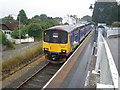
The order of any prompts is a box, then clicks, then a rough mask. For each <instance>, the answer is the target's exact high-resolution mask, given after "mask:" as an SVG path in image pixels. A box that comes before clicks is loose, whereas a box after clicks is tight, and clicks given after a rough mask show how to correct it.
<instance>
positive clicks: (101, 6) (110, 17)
mask: <svg viewBox="0 0 120 90" xmlns="http://www.w3.org/2000/svg"><path fill="white" fill-rule="evenodd" d="M92 19H93V21H94V22H96V23H106V24H108V25H111V24H112V22H114V21H117V20H118V6H117V2H96V3H95V7H94V11H93V16H92Z"/></svg>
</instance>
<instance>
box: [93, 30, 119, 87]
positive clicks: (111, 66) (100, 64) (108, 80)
mask: <svg viewBox="0 0 120 90" xmlns="http://www.w3.org/2000/svg"><path fill="white" fill-rule="evenodd" d="M99 71H100V82H99V83H97V88H113V89H118V78H119V75H118V71H117V68H116V65H115V62H114V60H113V57H112V54H111V52H110V49H109V47H108V44H107V42H106V40H105V39H104V37H103V36H102V32H101V30H99V31H98V42H97V59H96V66H95V72H96V73H98V72H99Z"/></svg>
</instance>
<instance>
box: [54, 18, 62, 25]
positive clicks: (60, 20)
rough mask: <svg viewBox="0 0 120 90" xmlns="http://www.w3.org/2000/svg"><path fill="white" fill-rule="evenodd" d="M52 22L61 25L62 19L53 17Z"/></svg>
mask: <svg viewBox="0 0 120 90" xmlns="http://www.w3.org/2000/svg"><path fill="white" fill-rule="evenodd" d="M54 20H55V21H56V22H57V23H58V24H61V23H62V20H63V19H62V18H61V17H55V18H54Z"/></svg>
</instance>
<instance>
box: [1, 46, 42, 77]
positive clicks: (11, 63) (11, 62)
mask: <svg viewBox="0 0 120 90" xmlns="http://www.w3.org/2000/svg"><path fill="white" fill-rule="evenodd" d="M41 50H42V48H41V46H35V47H34V48H32V49H27V50H26V52H25V53H23V54H19V53H17V52H16V55H15V56H14V57H11V58H8V59H7V60H3V62H2V64H1V65H2V75H4V76H5V74H10V73H11V72H12V71H15V69H18V68H19V67H22V66H25V65H27V64H29V63H31V62H32V61H34V60H35V59H34V58H35V57H36V56H38V55H40V54H41ZM21 56H22V57H21Z"/></svg>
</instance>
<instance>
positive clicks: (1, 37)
mask: <svg viewBox="0 0 120 90" xmlns="http://www.w3.org/2000/svg"><path fill="white" fill-rule="evenodd" d="M0 44H2V45H4V46H7V48H14V45H13V43H12V42H11V41H9V40H8V39H7V38H6V35H5V34H4V33H3V32H2V30H0Z"/></svg>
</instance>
